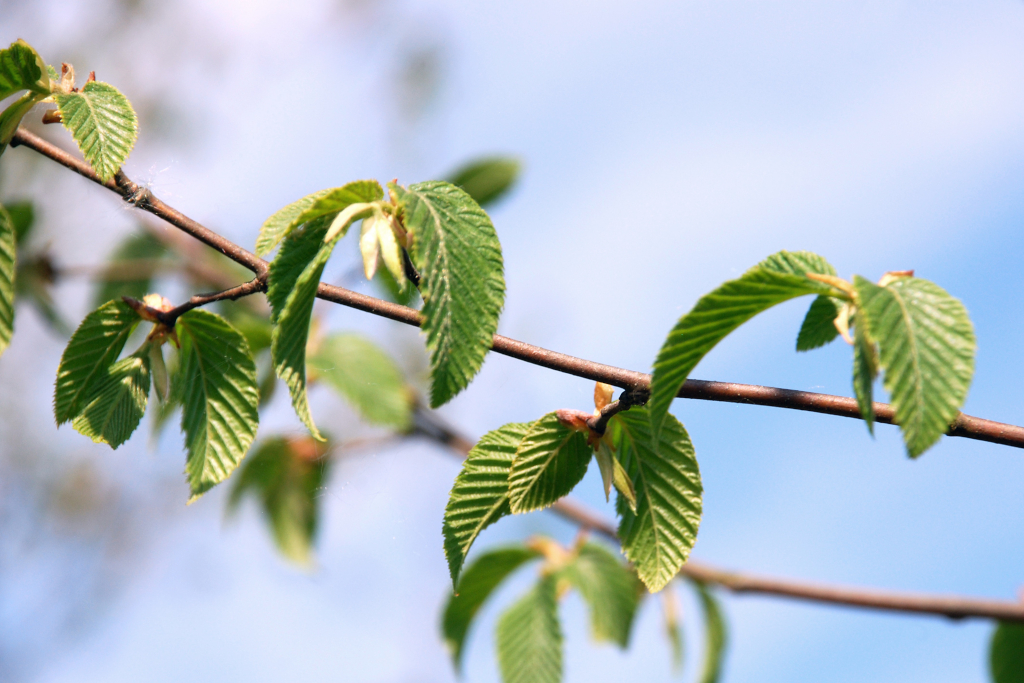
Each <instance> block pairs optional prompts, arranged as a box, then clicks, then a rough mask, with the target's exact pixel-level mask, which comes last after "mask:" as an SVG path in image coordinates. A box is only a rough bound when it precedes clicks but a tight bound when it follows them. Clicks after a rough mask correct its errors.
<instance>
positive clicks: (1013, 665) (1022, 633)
mask: <svg viewBox="0 0 1024 683" xmlns="http://www.w3.org/2000/svg"><path fill="white" fill-rule="evenodd" d="M989 669H990V671H991V673H992V681H993V683H1024V624H1019V623H1013V622H1009V621H1003V622H1000V623H999V625H998V626H997V627H996V630H995V631H994V632H993V633H992V643H991V645H990V646H989Z"/></svg>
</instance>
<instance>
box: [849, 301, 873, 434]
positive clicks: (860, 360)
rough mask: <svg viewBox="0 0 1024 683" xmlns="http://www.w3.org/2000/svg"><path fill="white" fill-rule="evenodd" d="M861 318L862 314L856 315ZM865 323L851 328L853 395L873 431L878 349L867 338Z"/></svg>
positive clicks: (869, 428)
mask: <svg viewBox="0 0 1024 683" xmlns="http://www.w3.org/2000/svg"><path fill="white" fill-rule="evenodd" d="M858 317H861V318H863V314H862V315H861V316H858ZM866 327H867V326H866V325H864V324H857V326H856V327H854V330H853V395H854V396H856V397H857V407H858V408H860V414H861V417H863V418H864V422H865V423H867V425H868V431H869V432H871V433H872V434H874V433H875V404H874V403H873V401H874V393H875V392H874V385H875V378H876V377H878V349H877V348H876V347H875V343H874V342H872V341H871V340H870V339H869V338H868V333H867V329H866Z"/></svg>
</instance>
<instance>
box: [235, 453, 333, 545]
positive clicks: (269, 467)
mask: <svg viewBox="0 0 1024 683" xmlns="http://www.w3.org/2000/svg"><path fill="white" fill-rule="evenodd" d="M329 449H330V447H329V446H327V447H325V446H324V445H323V444H321V443H317V442H316V441H315V440H313V439H286V438H283V437H273V438H270V439H266V440H264V441H263V442H262V443H261V444H260V445H259V447H258V448H256V450H255V451H254V452H253V453H252V455H250V456H249V457H247V458H246V459H245V462H244V463H243V464H242V466H241V469H240V471H239V473H238V474H237V475H236V476H235V484H234V486H233V487H232V489H231V496H230V498H228V508H227V512H228V514H233V513H234V512H235V511H236V510H237V508H238V504H239V503H240V502H241V500H242V498H243V497H244V496H245V495H246V494H251V495H253V497H255V498H257V499H258V500H259V502H260V505H261V506H262V508H263V514H264V516H265V517H266V519H267V521H268V522H269V524H270V528H271V532H272V533H273V536H274V542H275V543H276V544H277V547H278V549H279V550H280V551H281V553H282V554H283V555H284V556H285V557H287V558H288V559H290V560H292V561H293V562H296V563H298V564H301V565H308V564H309V562H310V560H311V551H312V547H313V542H314V540H315V538H316V532H317V527H318V526H319V518H320V493H321V491H322V489H323V484H324V480H325V479H326V476H327V470H328V468H329V466H330V462H331V461H330V459H329V458H327V457H325V453H326V452H327V451H328V450H329Z"/></svg>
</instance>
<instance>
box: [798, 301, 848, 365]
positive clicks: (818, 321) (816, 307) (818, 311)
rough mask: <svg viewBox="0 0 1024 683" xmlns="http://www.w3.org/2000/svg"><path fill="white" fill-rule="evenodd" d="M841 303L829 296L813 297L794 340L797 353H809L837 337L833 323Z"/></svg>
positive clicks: (837, 332) (837, 333)
mask: <svg viewBox="0 0 1024 683" xmlns="http://www.w3.org/2000/svg"><path fill="white" fill-rule="evenodd" d="M841 306H842V302H841V301H839V300H837V299H834V298H832V297H830V296H825V295H819V296H816V297H814V301H812V302H811V307H810V309H808V311H807V315H806V316H805V317H804V322H803V324H802V325H800V334H799V335H797V338H796V350H797V351H810V350H811V349H816V348H819V347H821V346H825V345H826V344H828V343H829V342H831V341H832V340H833V339H835V338H836V337H838V336H839V330H837V329H836V326H835V325H834V324H833V322H834V321H835V319H836V316H837V315H839V308H840V307H841Z"/></svg>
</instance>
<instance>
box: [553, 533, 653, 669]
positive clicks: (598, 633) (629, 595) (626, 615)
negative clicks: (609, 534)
mask: <svg viewBox="0 0 1024 683" xmlns="http://www.w3.org/2000/svg"><path fill="white" fill-rule="evenodd" d="M558 576H559V578H564V579H566V580H567V581H568V582H569V583H570V584H571V585H572V586H573V587H574V588H576V590H578V591H579V592H580V595H582V596H583V599H584V600H585V601H586V603H587V605H588V607H589V608H590V630H591V633H592V634H593V636H594V639H595V640H607V641H611V642H613V643H615V644H616V645H618V646H619V647H621V648H623V649H625V648H626V647H628V646H629V634H630V632H631V630H632V627H633V617H634V616H635V615H636V609H637V607H638V606H639V605H640V596H641V595H642V592H641V591H643V586H642V585H641V584H640V582H639V581H638V580H637V577H636V574H634V573H633V572H632V571H630V569H629V568H628V567H626V566H625V565H624V564H623V563H622V562H620V561H619V559H618V558H617V557H615V555H613V554H612V553H610V552H608V551H607V550H605V549H604V548H603V547H601V546H599V545H597V544H595V543H587V544H585V545H584V546H583V547H582V548H580V550H579V554H578V555H577V556H576V557H575V558H574V559H573V560H572V562H570V563H569V564H568V565H566V566H565V567H564V568H563V569H562V570H561V571H560V572H559V574H558Z"/></svg>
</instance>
